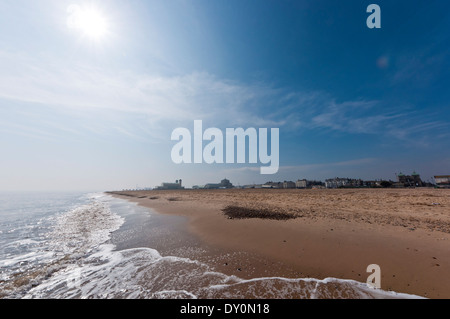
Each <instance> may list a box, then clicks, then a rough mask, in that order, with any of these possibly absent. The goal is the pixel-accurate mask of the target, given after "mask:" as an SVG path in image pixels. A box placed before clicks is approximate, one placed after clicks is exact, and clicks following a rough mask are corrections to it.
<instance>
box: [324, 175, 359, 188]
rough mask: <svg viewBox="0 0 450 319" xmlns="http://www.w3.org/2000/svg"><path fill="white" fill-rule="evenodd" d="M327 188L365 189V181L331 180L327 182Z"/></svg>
mask: <svg viewBox="0 0 450 319" xmlns="http://www.w3.org/2000/svg"><path fill="white" fill-rule="evenodd" d="M325 187H326V188H355V187H364V181H363V180H361V179H354V178H339V177H336V178H330V179H327V180H325Z"/></svg>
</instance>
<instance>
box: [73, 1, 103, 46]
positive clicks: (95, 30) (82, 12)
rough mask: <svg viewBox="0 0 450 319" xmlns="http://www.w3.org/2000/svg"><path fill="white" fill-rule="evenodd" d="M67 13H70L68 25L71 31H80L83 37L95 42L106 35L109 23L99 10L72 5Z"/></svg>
mask: <svg viewBox="0 0 450 319" xmlns="http://www.w3.org/2000/svg"><path fill="white" fill-rule="evenodd" d="M67 12H68V13H69V18H68V20H67V25H68V27H69V28H70V29H75V30H79V31H81V32H82V34H83V35H85V36H87V37H89V38H92V39H95V40H98V39H101V38H103V37H104V36H105V35H106V33H107V31H108V22H107V20H106V18H105V16H104V15H103V13H102V12H101V11H100V10H99V9H98V8H96V7H92V6H91V7H80V6H79V5H70V6H69V7H68V8H67Z"/></svg>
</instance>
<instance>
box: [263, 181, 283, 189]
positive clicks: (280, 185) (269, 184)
mask: <svg viewBox="0 0 450 319" xmlns="http://www.w3.org/2000/svg"><path fill="white" fill-rule="evenodd" d="M261 187H262V188H283V183H281V182H267V183H265V184H263V185H262V186H261Z"/></svg>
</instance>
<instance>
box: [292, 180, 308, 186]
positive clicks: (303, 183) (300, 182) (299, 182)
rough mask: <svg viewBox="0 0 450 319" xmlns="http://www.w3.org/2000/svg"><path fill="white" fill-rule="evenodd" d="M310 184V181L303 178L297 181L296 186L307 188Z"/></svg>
mask: <svg viewBox="0 0 450 319" xmlns="http://www.w3.org/2000/svg"><path fill="white" fill-rule="evenodd" d="M307 186H308V181H307V180H306V179H302V180H300V179H299V180H297V181H296V182H295V187H296V188H306V187H307Z"/></svg>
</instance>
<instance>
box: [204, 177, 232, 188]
mask: <svg viewBox="0 0 450 319" xmlns="http://www.w3.org/2000/svg"><path fill="white" fill-rule="evenodd" d="M233 187H234V186H233V184H232V183H231V182H230V181H229V180H228V179H226V178H225V179H223V180H221V181H220V183H219V184H214V183H209V184H206V185H205V186H204V188H205V189H219V188H233Z"/></svg>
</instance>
